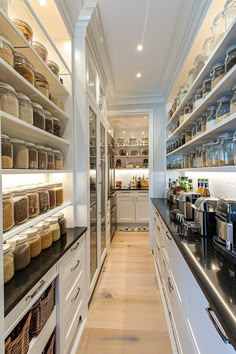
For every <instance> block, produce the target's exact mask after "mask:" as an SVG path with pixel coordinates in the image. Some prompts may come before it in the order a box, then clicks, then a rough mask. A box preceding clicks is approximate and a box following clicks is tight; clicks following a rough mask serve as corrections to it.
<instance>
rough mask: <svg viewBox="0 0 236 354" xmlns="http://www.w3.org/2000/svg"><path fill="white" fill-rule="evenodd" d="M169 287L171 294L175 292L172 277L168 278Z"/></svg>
mask: <svg viewBox="0 0 236 354" xmlns="http://www.w3.org/2000/svg"><path fill="white" fill-rule="evenodd" d="M168 287H169V292H170V293H171V292H172V291H173V290H174V287H173V285H172V284H171V281H170V277H168Z"/></svg>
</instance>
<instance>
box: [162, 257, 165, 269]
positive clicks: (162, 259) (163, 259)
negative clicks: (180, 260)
mask: <svg viewBox="0 0 236 354" xmlns="http://www.w3.org/2000/svg"><path fill="white" fill-rule="evenodd" d="M162 260H163V264H164V266H165V267H166V262H165V260H164V259H162Z"/></svg>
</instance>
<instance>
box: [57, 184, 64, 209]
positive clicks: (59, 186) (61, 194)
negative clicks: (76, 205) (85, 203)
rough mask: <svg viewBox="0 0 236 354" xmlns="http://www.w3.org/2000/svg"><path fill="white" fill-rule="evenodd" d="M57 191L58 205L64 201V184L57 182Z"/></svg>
mask: <svg viewBox="0 0 236 354" xmlns="http://www.w3.org/2000/svg"><path fill="white" fill-rule="evenodd" d="M55 191H56V206H58V205H62V204H63V203H64V191H63V184H62V183H56V184H55Z"/></svg>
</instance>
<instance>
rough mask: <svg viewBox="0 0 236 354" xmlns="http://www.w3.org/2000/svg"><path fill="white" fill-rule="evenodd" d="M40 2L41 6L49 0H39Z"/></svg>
mask: <svg viewBox="0 0 236 354" xmlns="http://www.w3.org/2000/svg"><path fill="white" fill-rule="evenodd" d="M39 4H40V5H41V6H45V5H46V4H47V0H39Z"/></svg>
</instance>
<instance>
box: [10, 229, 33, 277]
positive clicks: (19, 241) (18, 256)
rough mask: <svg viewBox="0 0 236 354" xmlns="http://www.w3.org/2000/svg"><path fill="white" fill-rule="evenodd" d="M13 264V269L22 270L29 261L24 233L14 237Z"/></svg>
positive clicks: (28, 248) (28, 251)
mask: <svg viewBox="0 0 236 354" xmlns="http://www.w3.org/2000/svg"><path fill="white" fill-rule="evenodd" d="M13 253H14V266H15V270H16V271H17V270H22V269H24V268H26V267H27V265H28V264H29V263H30V245H29V242H28V239H27V236H26V235H22V236H20V235H19V236H17V237H15V238H14V252H13Z"/></svg>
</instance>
